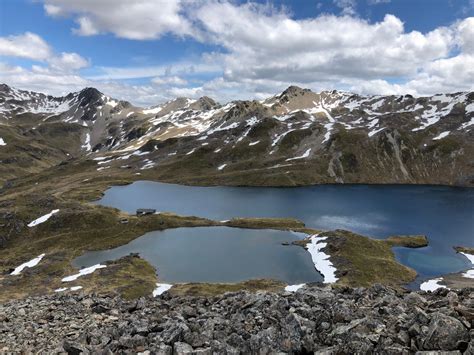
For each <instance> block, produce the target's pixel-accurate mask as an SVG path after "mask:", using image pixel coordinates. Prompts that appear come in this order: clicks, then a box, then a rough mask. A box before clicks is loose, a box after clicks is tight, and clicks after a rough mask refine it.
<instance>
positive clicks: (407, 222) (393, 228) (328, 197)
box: [97, 181, 474, 280]
mask: <svg viewBox="0 0 474 355" xmlns="http://www.w3.org/2000/svg"><path fill="white" fill-rule="evenodd" d="M97 203H98V204H101V205H104V206H110V207H115V208H118V209H121V210H123V211H126V212H129V213H135V211H136V210H137V209H138V208H155V209H156V210H157V211H161V212H165V211H166V212H174V213H177V214H180V215H194V216H199V217H207V218H211V219H214V220H224V219H230V218H233V217H293V218H297V219H299V220H302V221H303V222H304V223H306V225H307V226H309V227H314V228H318V229H337V228H338V229H347V230H351V231H354V232H357V233H360V234H363V235H367V236H371V237H374V238H386V237H387V236H390V235H394V234H425V235H427V236H428V238H429V242H430V245H429V246H428V247H426V248H421V249H407V248H396V249H395V254H396V256H397V258H398V260H399V261H400V262H402V263H403V264H405V265H408V266H410V267H412V268H413V269H415V270H416V271H417V272H418V274H419V280H423V279H426V278H430V277H433V276H438V275H441V274H445V273H450V272H457V271H461V270H465V269H468V268H470V267H471V264H470V263H469V262H468V260H467V259H466V258H464V257H463V256H460V255H457V254H456V252H455V251H454V250H453V246H456V245H463V246H468V247H474V189H472V188H452V187H440V186H407V185H319V186H308V187H296V188H270V187H194V186H182V185H173V184H164V183H158V182H151V181H138V182H135V183H133V184H131V185H127V186H116V187H112V188H110V189H108V190H107V191H106V192H105V195H104V197H103V198H102V199H101V200H99V201H98V202H97ZM196 233H198V232H196Z"/></svg>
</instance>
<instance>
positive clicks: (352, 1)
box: [333, 0, 357, 16]
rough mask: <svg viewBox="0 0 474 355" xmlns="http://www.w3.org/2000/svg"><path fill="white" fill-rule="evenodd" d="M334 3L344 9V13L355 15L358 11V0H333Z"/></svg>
mask: <svg viewBox="0 0 474 355" xmlns="http://www.w3.org/2000/svg"><path fill="white" fill-rule="evenodd" d="M333 3H334V5H336V6H337V7H339V8H340V9H341V10H342V14H343V15H347V16H354V15H355V14H356V13H357V12H356V5H357V3H356V0H333Z"/></svg>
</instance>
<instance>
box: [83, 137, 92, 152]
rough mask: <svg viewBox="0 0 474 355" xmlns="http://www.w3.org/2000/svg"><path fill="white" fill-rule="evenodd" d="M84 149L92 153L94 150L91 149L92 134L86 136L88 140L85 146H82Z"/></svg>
mask: <svg viewBox="0 0 474 355" xmlns="http://www.w3.org/2000/svg"><path fill="white" fill-rule="evenodd" d="M82 148H84V149H85V150H87V151H88V152H90V151H91V150H92V147H91V135H90V133H87V135H86V140H85V142H84V144H83V145H82Z"/></svg>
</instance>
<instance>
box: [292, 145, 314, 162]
mask: <svg viewBox="0 0 474 355" xmlns="http://www.w3.org/2000/svg"><path fill="white" fill-rule="evenodd" d="M309 153H311V148H308V149H307V150H306V151H305V152H304V153H303V154H302V155H300V156H299V157H294V158H288V159H286V161H290V160H295V159H304V158H307V157H309Z"/></svg>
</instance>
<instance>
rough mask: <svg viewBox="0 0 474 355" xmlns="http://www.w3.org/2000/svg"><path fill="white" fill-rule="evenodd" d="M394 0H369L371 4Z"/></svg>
mask: <svg viewBox="0 0 474 355" xmlns="http://www.w3.org/2000/svg"><path fill="white" fill-rule="evenodd" d="M391 1H392V0H368V3H369V5H378V4H387V3H389V2H391Z"/></svg>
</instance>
